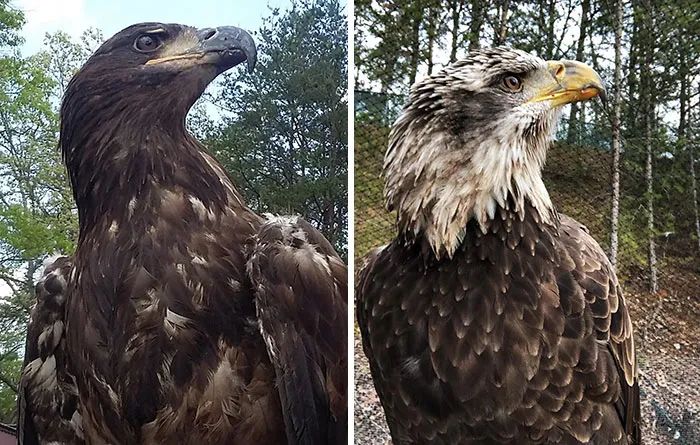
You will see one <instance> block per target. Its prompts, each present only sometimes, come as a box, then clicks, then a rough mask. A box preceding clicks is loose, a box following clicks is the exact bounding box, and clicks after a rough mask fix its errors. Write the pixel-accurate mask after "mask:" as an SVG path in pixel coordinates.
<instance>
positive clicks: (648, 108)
mask: <svg viewBox="0 0 700 445" xmlns="http://www.w3.org/2000/svg"><path fill="white" fill-rule="evenodd" d="M643 5H644V26H643V29H644V31H645V35H646V37H647V38H651V36H652V35H653V24H652V17H653V15H652V14H653V11H652V6H651V2H650V1H649V0H645V1H644V3H643ZM653 51H654V49H653V47H652V46H651V45H646V47H645V48H644V69H643V70H642V73H641V75H642V76H643V77H642V85H641V87H642V95H641V96H642V99H643V106H644V144H645V146H646V153H647V162H646V175H645V176H646V184H647V190H646V192H647V193H646V194H647V232H648V237H649V291H650V292H652V293H656V292H657V290H658V283H657V273H656V272H657V271H656V243H655V239H654V238H655V229H654V143H653V141H652V129H651V125H652V122H653V119H654V110H655V106H654V94H653V89H652V79H651V66H652V62H653V58H654V54H653Z"/></svg>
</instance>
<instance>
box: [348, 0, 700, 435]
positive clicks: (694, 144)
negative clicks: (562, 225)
mask: <svg viewBox="0 0 700 445" xmlns="http://www.w3.org/2000/svg"><path fill="white" fill-rule="evenodd" d="M354 20H355V54H354V60H355V71H354V73H353V75H354V77H355V82H356V84H355V114H356V117H355V142H354V143H355V236H356V250H355V253H356V255H357V257H358V258H359V257H361V256H362V255H364V254H365V253H366V252H367V251H368V250H369V249H370V248H372V247H376V246H379V245H381V244H384V243H386V242H387V241H388V240H389V239H391V238H392V237H393V236H394V233H395V225H394V222H395V215H393V214H390V213H387V212H386V211H385V210H384V206H383V199H382V188H383V180H382V178H381V177H380V170H381V163H382V158H383V155H384V152H385V150H386V146H387V137H388V133H389V130H390V126H391V124H392V123H393V121H394V120H395V119H396V117H397V116H398V114H399V113H400V111H401V106H402V105H403V103H404V102H405V100H406V97H407V93H408V90H409V87H410V85H411V84H413V83H414V82H415V80H417V79H420V78H422V77H424V76H426V75H428V74H430V73H432V72H435V71H436V70H439V69H440V68H441V67H442V66H444V65H445V64H447V63H449V62H452V61H454V60H457V59H459V58H460V57H463V56H464V55H465V54H466V53H467V52H468V51H469V50H470V49H474V48H479V47H488V46H498V45H508V46H512V47H515V48H519V49H522V50H525V51H529V52H532V53H534V54H537V55H538V56H540V57H542V58H543V59H560V58H567V59H576V60H580V61H583V62H586V63H588V64H589V65H591V66H592V67H594V68H595V69H596V70H597V71H598V72H599V73H600V74H601V76H602V77H603V79H605V81H606V83H607V86H608V97H609V102H610V104H609V109H608V110H604V109H603V108H602V107H601V105H600V102H599V101H592V102H586V103H582V104H577V105H572V106H570V108H568V109H565V111H564V117H563V119H562V123H561V125H560V127H559V129H558V131H557V137H556V139H557V142H556V143H555V144H554V145H553V147H552V148H551V150H550V152H549V154H548V160H547V165H546V168H545V172H544V176H545V183H546V184H547V187H548V190H549V192H550V195H551V196H552V198H553V201H554V203H555V205H556V206H557V208H558V210H559V211H560V212H563V213H566V214H568V215H570V216H572V217H574V218H575V219H577V220H578V221H580V222H582V223H583V224H585V225H586V226H587V227H588V228H589V230H590V231H591V233H592V235H593V236H594V238H595V239H596V240H597V241H598V242H599V243H600V244H601V246H602V247H603V248H604V249H605V251H606V252H607V253H608V255H609V258H610V259H611V261H612V262H613V264H615V265H616V268H617V273H618V276H619V277H620V279H621V282H622V286H623V290H624V292H625V294H626V298H627V301H628V304H629V305H630V307H631V312H632V315H633V319H634V323H635V327H636V332H635V334H636V339H637V349H638V355H639V363H640V370H641V382H642V397H643V410H644V421H645V443H660V444H669V443H674V444H676V443H677V444H698V443H700V425H699V424H698V412H700V368H699V367H698V363H700V353H699V348H698V344H699V343H700V326H699V325H700V216H699V214H698V204H699V202H698V190H697V188H698V179H697V175H698V174H699V171H700V162H698V160H697V158H698V157H700V144H699V141H700V105H699V104H700V2H698V1H668V0H666V1H652V0H582V1H581V0H578V1H576V0H526V1H508V0H497V1H483V0H413V1H410V2H408V1H393V0H357V1H356V2H355V18H354ZM356 359H357V367H356V375H357V376H358V380H359V381H360V386H359V388H358V392H357V393H356V405H355V406H356V411H355V413H356V437H358V442H357V443H367V444H372V443H377V444H379V443H383V442H382V440H385V437H386V435H385V434H386V429H385V426H384V425H383V424H382V423H381V420H380V419H381V411H380V410H379V409H378V405H377V399H376V396H374V395H373V393H372V388H371V383H368V382H369V379H368V376H367V370H366V367H365V364H364V357H363V356H362V354H361V353H359V354H357V358H356ZM363 382H364V383H363ZM363 384H365V385H367V386H366V387H363V386H362V385H363Z"/></svg>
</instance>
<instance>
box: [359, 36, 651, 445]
mask: <svg viewBox="0 0 700 445" xmlns="http://www.w3.org/2000/svg"><path fill="white" fill-rule="evenodd" d="M508 77H516V79H517V82H515V81H513V80H512V79H507V80H506V78H508ZM515 83H519V84H520V88H512V86H513V85H514V84H515ZM602 88H603V87H602V83H601V81H600V79H599V78H598V77H597V75H596V74H595V73H593V72H592V70H590V69H589V68H587V67H584V66H583V65H582V64H578V63H575V62H568V61H561V62H549V63H547V62H544V61H542V60H540V59H538V58H536V57H533V56H531V55H529V54H526V53H522V52H520V51H515V50H511V49H505V48H500V49H493V50H484V51H479V52H474V53H472V54H471V55H470V57H469V58H468V59H467V60H465V61H463V62H458V63H457V64H455V65H453V66H451V67H448V68H446V69H445V70H444V71H443V72H441V73H438V74H436V75H434V76H432V77H429V78H428V79H426V80H424V81H422V82H419V83H418V84H416V85H415V86H414V87H413V89H412V93H411V97H410V100H409V103H408V105H407V106H406V108H405V109H404V112H403V114H402V116H401V117H400V118H399V120H398V122H397V124H396V125H395V127H394V129H393V130H392V134H391V136H390V147H389V151H388V152H387V157H386V162H385V175H386V177H387V189H386V196H387V199H388V202H389V206H390V208H395V209H396V210H397V212H398V219H399V230H400V233H399V236H398V237H397V238H396V239H394V240H393V241H392V242H391V243H390V244H389V245H387V246H385V247H382V248H379V249H376V250H375V251H373V252H372V253H371V254H370V255H369V256H368V257H367V258H366V259H365V265H364V267H363V268H362V270H361V271H360V273H359V276H358V282H357V318H358V322H359V325H360V329H361V332H362V339H363V346H364V350H365V353H366V355H367V356H368V358H369V361H370V367H371V371H372V377H373V379H374V383H375V386H376V388H377V392H378V394H379V397H380V399H381V401H382V405H383V407H384V410H385V413H386V417H387V421H388V424H389V427H390V430H391V435H392V438H393V443H394V445H404V444H450V445H453V444H513V445H515V444H518V445H528V444H568V445H580V444H595V445H611V444H618V445H622V444H625V445H638V444H640V443H641V437H640V426H639V388H638V386H637V371H636V364H635V352H634V342H633V336H632V324H631V321H630V318H629V313H628V310H627V307H626V305H625V301H624V298H623V296H622V292H621V290H620V286H619V284H618V281H617V278H616V277H615V272H614V270H613V268H612V266H611V265H610V263H609V261H608V259H607V257H606V256H605V254H604V252H603V251H602V249H601V248H600V246H599V245H598V244H597V243H596V242H595V240H594V239H593V238H592V237H591V236H590V235H589V234H588V232H587V230H586V229H585V227H583V226H582V225H581V224H579V223H577V222H576V221H574V220H573V219H571V218H569V217H568V216H566V215H560V214H558V213H557V212H556V210H555V209H554V208H553V206H552V205H551V201H550V200H549V196H548V195H547V194H546V189H545V188H544V186H543V184H542V183H541V173H540V169H541V162H543V160H544V152H545V151H546V148H547V145H548V135H549V131H550V129H551V128H554V125H555V124H556V119H557V114H556V112H555V109H556V108H557V107H558V106H559V105H561V104H563V103H566V102H571V101H574V100H583V99H586V98H589V97H591V96H592V95H595V94H591V93H592V92H591V91H590V90H591V89H594V90H595V91H593V92H594V93H596V94H602ZM501 186H503V187H501ZM445 208H448V209H449V210H448V211H445Z"/></svg>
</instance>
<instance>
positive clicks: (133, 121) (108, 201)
mask: <svg viewBox="0 0 700 445" xmlns="http://www.w3.org/2000/svg"><path fill="white" fill-rule="evenodd" d="M141 117H142V116H139V115H138V114H133V115H131V116H130V117H126V118H125V119H124V121H121V122H114V123H113V124H112V125H111V126H110V125H109V124H107V125H106V126H107V127H110V130H111V131H97V132H93V133H92V134H91V135H89V136H87V137H85V138H80V137H78V138H75V139H74V140H75V143H71V142H73V141H72V140H65V141H64V140H63V139H62V148H63V152H64V159H65V162H66V166H67V169H68V173H69V176H70V179H71V185H72V188H73V195H74V198H75V201H76V204H77V207H78V216H79V222H80V231H81V235H82V233H83V231H84V230H86V229H89V228H90V227H93V226H95V225H96V224H97V222H98V221H99V220H100V219H103V218H110V219H113V220H116V219H118V218H122V217H123V218H126V217H129V216H133V209H132V208H131V207H133V205H132V204H130V203H133V202H134V200H141V199H147V198H149V197H150V199H154V198H153V196H152V195H153V190H154V189H159V190H170V191H175V192H178V193H179V192H182V193H186V194H187V195H189V196H192V197H194V198H196V199H198V200H199V201H201V202H202V203H203V204H204V205H205V206H207V207H208V208H212V209H214V208H215V209H218V210H222V209H223V208H224V206H225V205H226V204H225V203H226V200H227V187H226V186H227V185H228V186H229V187H228V190H230V189H232V188H233V187H232V185H231V183H230V181H229V180H228V178H227V177H226V176H225V174H223V173H222V171H223V169H222V168H220V166H218V164H217V163H216V161H215V160H214V159H213V158H212V157H211V156H208V155H207V154H206V152H205V150H204V148H203V147H202V145H201V144H200V143H199V142H198V141H197V140H196V139H195V138H194V137H193V136H192V135H190V134H189V133H188V132H187V130H186V129H185V124H184V119H183V120H182V121H181V122H179V123H176V124H172V123H170V122H168V121H164V120H155V121H153V122H152V123H151V124H150V125H146V126H144V125H140V124H139V123H138V122H140V121H141ZM217 167H218V169H217ZM224 182H226V183H224ZM146 209H147V208H146ZM151 209H152V211H153V208H151ZM143 211H147V210H143Z"/></svg>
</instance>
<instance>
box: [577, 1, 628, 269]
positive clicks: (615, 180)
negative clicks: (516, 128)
mask: <svg viewBox="0 0 700 445" xmlns="http://www.w3.org/2000/svg"><path fill="white" fill-rule="evenodd" d="M622 2H623V0H616V2H615V5H616V6H615V77H614V80H613V88H614V92H615V93H614V94H615V95H614V97H613V116H612V151H613V161H612V162H613V164H612V212H611V216H610V226H611V228H610V262H611V263H612V265H613V268H616V267H617V246H618V229H619V227H618V226H619V220H620V109H621V103H620V98H621V94H620V92H621V89H622V19H623V16H622V14H623V12H624V6H623V3H622ZM569 125H571V123H569Z"/></svg>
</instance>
